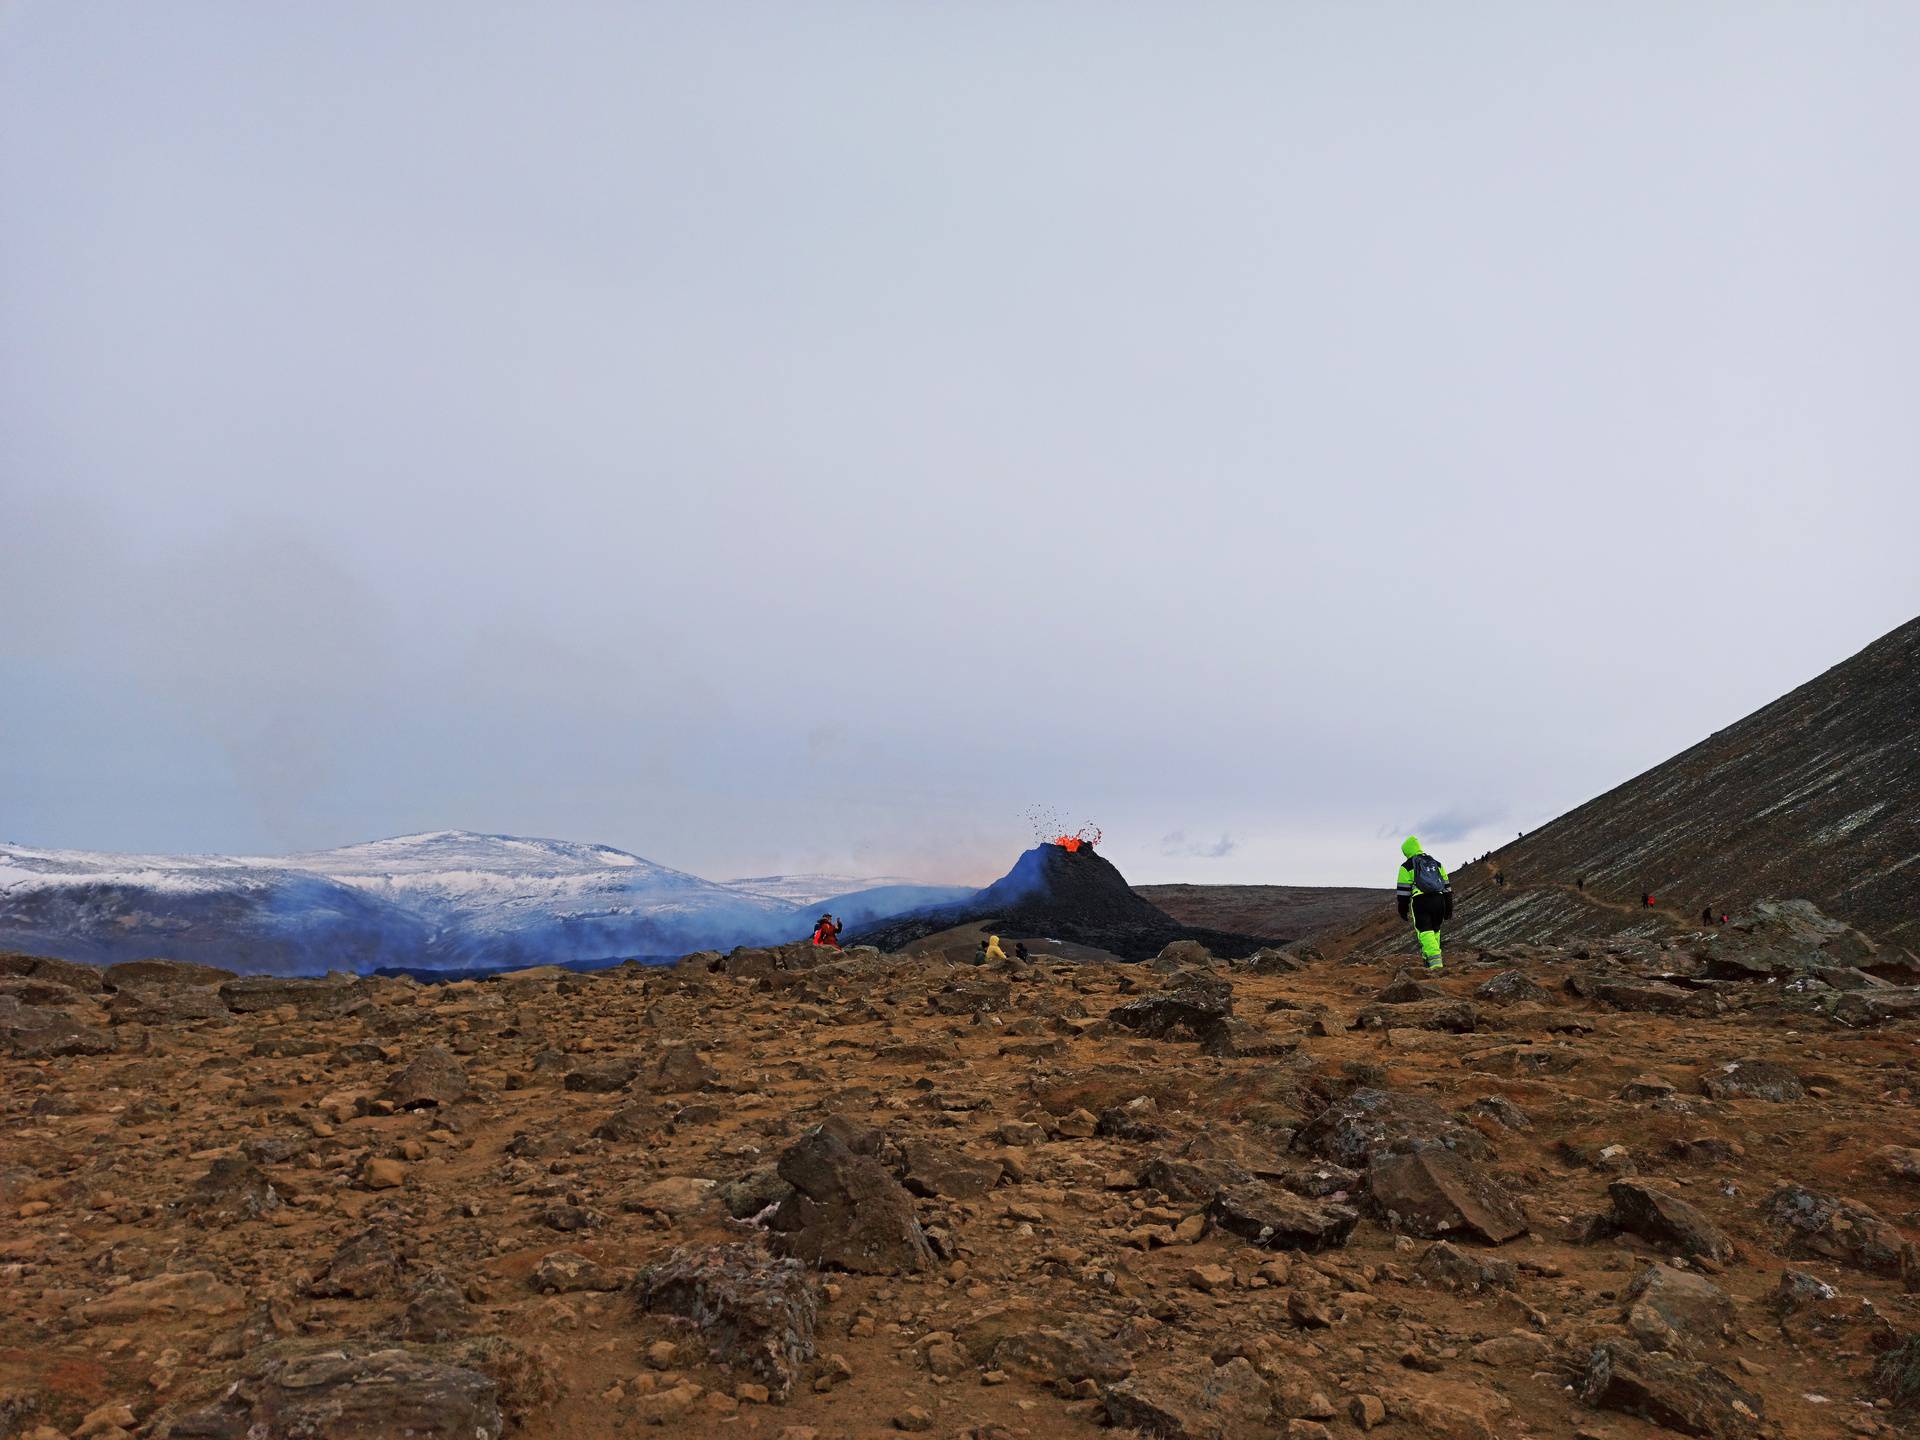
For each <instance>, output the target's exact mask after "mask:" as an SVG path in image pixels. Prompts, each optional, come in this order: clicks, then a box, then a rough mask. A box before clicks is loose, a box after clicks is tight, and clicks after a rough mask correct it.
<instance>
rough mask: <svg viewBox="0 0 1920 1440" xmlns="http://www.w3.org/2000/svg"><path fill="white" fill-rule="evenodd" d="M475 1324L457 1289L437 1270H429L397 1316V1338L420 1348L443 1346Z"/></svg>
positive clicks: (465, 1301) (409, 1295)
mask: <svg viewBox="0 0 1920 1440" xmlns="http://www.w3.org/2000/svg"><path fill="white" fill-rule="evenodd" d="M477 1323H478V1317H477V1316H476V1315H475V1314H474V1311H473V1307H472V1306H471V1305H469V1304H468V1303H467V1297H466V1295H465V1294H464V1293H462V1291H461V1289H460V1287H459V1286H458V1285H456V1284H454V1283H453V1281H452V1280H451V1279H450V1278H448V1276H447V1275H446V1274H445V1273H443V1272H442V1271H439V1270H433V1269H429V1270H427V1271H426V1272H424V1273H423V1274H422V1275H421V1276H420V1278H419V1279H418V1280H416V1281H415V1282H414V1285H413V1289H412V1291H411V1292H410V1293H409V1294H408V1296H407V1308H406V1309H405V1310H404V1311H402V1312H401V1316H400V1336H401V1338H402V1339H404V1340H415V1341H419V1342H420V1343H422V1344H427V1345H436V1344H445V1343H446V1342H448V1341H450V1340H457V1339H459V1338H460V1337H461V1336H463V1335H466V1334H467V1333H469V1332H470V1331H471V1330H472V1329H473V1328H474V1326H475V1325H476V1324H477Z"/></svg>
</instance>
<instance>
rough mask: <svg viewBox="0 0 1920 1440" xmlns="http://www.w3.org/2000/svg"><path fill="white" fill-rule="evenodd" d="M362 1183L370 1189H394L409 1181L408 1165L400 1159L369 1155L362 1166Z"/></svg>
mask: <svg viewBox="0 0 1920 1440" xmlns="http://www.w3.org/2000/svg"><path fill="white" fill-rule="evenodd" d="M360 1183H361V1184H362V1185H364V1186H365V1187H366V1188H367V1189H369V1190H394V1189H397V1188H399V1187H400V1186H402V1185H404V1184H406V1183H407V1167H406V1166H405V1165H403V1164H401V1163H400V1162H399V1161H398V1160H388V1159H384V1158H383V1159H375V1158H373V1157H372V1156H369V1157H368V1158H367V1160H366V1162H365V1163H364V1164H363V1165H361V1167H360Z"/></svg>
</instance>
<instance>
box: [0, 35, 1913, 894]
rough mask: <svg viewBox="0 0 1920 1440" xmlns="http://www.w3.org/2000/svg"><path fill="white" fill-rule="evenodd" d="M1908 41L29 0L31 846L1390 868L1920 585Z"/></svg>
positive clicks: (15, 727) (708, 870) (826, 864)
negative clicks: (1086, 849) (1040, 827)
mask: <svg viewBox="0 0 1920 1440" xmlns="http://www.w3.org/2000/svg"><path fill="white" fill-rule="evenodd" d="M1917 66H1920V6H1916V5H1913V4H1911V3H1906V0H1894V3H1888V4H1884V5H1874V4H1832V5H1814V4H1782V5H1766V4H1758V3H1754V0H1744V3H1737V4H1724V5H1715V4H1708V3H1700V4H1689V5H1674V4H1671V3H1668V0H1658V3H1647V4H1610V5H1604V6H1602V5H1558V4H1541V3H1537V0H1525V3H1515V4H1479V5H1472V4H1468V5H1447V6H1439V5H1432V4H1427V3H1408V4H1399V5H1393V4H1334V3H1326V4H1280V3H1272V0H1260V3H1253V4H1246V5H1237V4H1225V3H1219V4H1210V5H1177V4H1156V5H1126V4H1114V3H1111V0H1099V3H1088V4H1037V3H1036V4H1013V3H987V4H971V5H934V4H914V3H904V0H887V3H873V4H835V3H820V4H811V5H804V6H803V5H793V4H789V3H769V4H744V3H729V0H714V3H707V4H699V5H679V4H676V5H666V4H659V5H650V4H642V3H621V4H609V5H605V6H599V5H588V4H567V3H546V4H540V5H531V4H513V5H499V6H490V5H484V4H477V3H472V0H458V3H442V4H435V3H424V0H413V3H409V4H405V5H394V4H390V3H385V0H380V3H366V4H351V3H329V4H325V5H299V4H291V3H288V4H264V5H263V4H259V3H234V4H198V3H188V0H180V3H173V4H168V5H164V6H161V5H127V4H118V3H115V4H89V3H77V0H57V3H56V0H24V3H23V0H14V3H10V4H9V3H0V839H8V840H14V841H19V842H25V843H34V844H43V845H64V846H78V847H87V848H101V849H140V850H167V851H171V850H213V851H249V852H262V851H276V850H284V849H297V848H311V847H318V846H327V845H335V844H342V843H346V842H351V841H357V840H362V839H368V838H372V837H375V836H381V835H389V834H395V833H400V832H405V831H410V830H421V829H435V828H445V827H464V828H471V829H480V830H504V831H510V832H515V833H520V834H531V835H553V836H562V837H566V838H570V839H577V840H590V841H600V842H604V843H608V844H612V845H618V846H621V847H623V848H626V849H630V850H634V851H637V852H638V853H641V854H643V855H646V856H648V857H650V858H652V859H655V860H658V861H661V862H663V863H666V864H670V865H676V866H679V867H682V868H686V869H691V870H695V871H697V872H700V873H703V874H707V875H710V876H715V877H725V876H728V875H735V874H750V873H766V872H771V871H775V870H799V869H817V868H831V869H836V870H854V871H858V872H862V873H868V874H873V873H904V874H909V875H914V876H920V877H924V878H928V879H953V880H983V879H986V878H990V877H991V876H992V875H994V874H997V873H999V871H1001V870H1003V869H1004V868H1006V865H1007V863H1008V862H1009V861H1010V860H1011V858H1012V856H1013V855H1014V854H1015V853H1016V852H1017V851H1018V850H1019V849H1020V848H1022V847H1023V846H1024V845H1025V844H1027V843H1030V840H1031V838H1032V836H1031V829H1030V826H1029V824H1028V821H1027V819H1026V813H1027V812H1028V811H1029V810H1030V809H1031V808H1032V807H1034V806H1036V805H1042V806H1051V807H1053V808H1054V809H1055V810H1057V811H1058V812H1059V813H1061V814H1062V815H1063V816H1066V817H1068V818H1069V819H1071V820H1072V821H1074V822H1080V821H1086V822H1091V823H1095V824H1098V825H1100V826H1102V827H1104V829H1105V832H1106V836H1107V843H1106V845H1105V851H1106V853H1107V854H1109V855H1110V856H1111V857H1112V858H1113V859H1114V860H1115V861H1116V862H1117V863H1118V864H1120V866H1121V867H1122V868H1123V869H1124V870H1125V871H1126V872H1127V873H1128V874H1129V876H1131V877H1132V878H1134V879H1136V880H1142V881H1146V880H1196V881H1204V880H1218V881H1266V882H1357V883H1367V884H1381V883H1387V878H1388V872H1389V871H1390V870H1391V868H1392V867H1393V866H1394V865H1396V864H1397V859H1398V855H1397V841H1398V838H1399V836H1400V835H1401V834H1402V833H1403V832H1404V830H1405V828H1406V827H1408V826H1411V825H1420V826H1423V827H1424V828H1425V830H1426V831H1427V832H1428V833H1427V835H1426V838H1427V839H1428V841H1429V842H1430V844H1431V845H1432V848H1434V849H1435V850H1436V851H1437V852H1438V853H1440V854H1441V856H1442V858H1444V859H1447V860H1448V861H1449V862H1452V861H1455V860H1457V859H1458V858H1461V857H1464V856H1466V855H1469V854H1471V853H1477V852H1478V851H1479V850H1481V849H1485V848H1487V846H1488V845H1489V844H1491V843H1493V842H1494V841H1496V840H1498V839H1500V838H1503V837H1504V838H1510V837H1511V836H1512V834H1513V833H1514V832H1515V831H1516V830H1518V829H1520V828H1522V827H1531V826H1533V825H1535V824H1537V823H1539V822H1541V821H1543V820H1545V819H1547V818H1549V817H1551V816H1553V815H1555V814H1557V813H1559V812H1561V811H1563V810H1565V809H1567V808H1569V807H1571V806H1572V805H1575V804H1577V803H1579V802H1580V801H1582V800H1585V799H1587V798H1588V797H1590V796H1591V795H1593V794H1595V793H1597V792H1598V791H1601V790H1604V789H1606V788H1608V787H1610V786H1612V785H1614V784H1616V783H1618V782H1619V781H1621V780H1623V779H1625V778H1627V777H1629V776H1631V775H1633V774H1635V773H1637V772H1638V771H1640V770H1643V769H1645V768H1646V767H1647V766H1649V765H1651V764H1654V763H1656V762H1658V761H1659V760H1661V759H1664V758H1665V757H1666V756H1668V755H1669V754H1671V753H1673V752H1675V751H1676V750H1679V749H1681V748H1683V747H1685V746H1686V745H1689V744H1691V743H1692V742H1694V741H1696V740H1698V739H1700V738H1702V737H1703V736H1705V735H1706V734H1707V733H1709V732H1711V731H1712V730H1714V729H1716V728H1719V727H1721V726H1723V725H1725V724H1727V723H1728V722H1730V721H1732V720H1734V719H1736V718H1738V717H1739V716H1741V715H1743V714H1745V713H1747V712H1749V711H1751V710H1753V709H1754V708H1756V707H1757V706H1759V705H1761V704H1763V703H1764V702H1766V701H1767V700H1770V699H1772V698H1773V697H1775V696H1776V695H1778V694H1780V693H1782V692H1784V691H1785V690H1787V689H1789V688H1791V687H1792V686H1794V685H1796V684H1799V683H1801V682H1802V681H1805V680H1807V679H1809V678H1811V677H1812V676H1814V675H1816V674H1817V673H1819V672H1820V671H1821V670H1822V669H1824V668H1826V667H1827V666H1828V665H1830V664H1833V663H1835V662H1837V661H1839V660H1841V659H1843V658H1845V657H1846V656H1847V655H1849V654H1851V653H1852V652H1854V651H1855V650H1857V649H1859V648H1860V647H1861V646H1862V645H1864V644H1866V643H1867V642H1868V641H1870V640H1872V639H1874V638H1875V637H1876V636H1878V635H1880V634H1882V633H1883V632H1885V631H1887V630H1889V629H1891V628H1893V627H1894V626H1895V625H1897V624H1899V623H1901V622H1902V621H1904V620H1906V619H1908V618H1910V617H1911V616H1912V615H1913V614H1914V613H1915V612H1916V611H1920V579H1917V578H1916V577H1917V576H1920V549H1917V548H1916V547H1917V544H1920V540H1917V537H1920V405H1916V403H1915V398H1914V397H1915V393H1916V383H1917V382H1920V264H1916V258H1915V257H1916V256H1920V186H1916V185H1915V183H1914V142H1915V138H1916V136H1920V87H1916V86H1915V84H1914V75H1915V74H1916V67H1917Z"/></svg>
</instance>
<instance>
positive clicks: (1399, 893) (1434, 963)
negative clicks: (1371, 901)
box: [1393, 835, 1453, 970]
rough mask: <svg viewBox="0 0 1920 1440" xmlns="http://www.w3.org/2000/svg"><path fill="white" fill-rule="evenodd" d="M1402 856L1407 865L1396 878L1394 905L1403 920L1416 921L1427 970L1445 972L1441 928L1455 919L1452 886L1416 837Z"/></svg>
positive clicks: (1443, 869) (1410, 838)
mask: <svg viewBox="0 0 1920 1440" xmlns="http://www.w3.org/2000/svg"><path fill="white" fill-rule="evenodd" d="M1400 853H1401V854H1402V855H1404V856H1405V857H1406V863H1405V864H1403V865H1402V866H1401V867H1400V873H1399V874H1398V875H1396V876H1394V877H1393V898H1394V903H1395V904H1396V905H1398V906H1399V907H1400V918H1401V919H1402V920H1411V921H1413V933H1414V934H1415V935H1416V936H1417V937H1419V940H1420V953H1421V954H1422V955H1424V956H1425V957H1426V961H1427V969H1429V970H1444V969H1446V962H1445V961H1444V960H1442V959H1441V958H1440V927H1441V926H1442V925H1444V924H1446V923H1447V921H1448V920H1449V919H1451V918H1452V917H1453V883H1452V882H1451V881H1450V880H1448V879H1447V867H1446V866H1444V865H1442V864H1441V863H1440V862H1439V861H1438V860H1436V859H1434V858H1433V856H1431V855H1429V854H1427V852H1426V851H1425V850H1424V849H1423V848H1421V845H1420V839H1419V837H1418V836H1415V835H1409V836H1407V839H1406V843H1405V844H1403V845H1402V846H1401V847H1400Z"/></svg>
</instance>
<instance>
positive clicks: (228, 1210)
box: [180, 1157, 280, 1223]
mask: <svg viewBox="0 0 1920 1440" xmlns="http://www.w3.org/2000/svg"><path fill="white" fill-rule="evenodd" d="M180 1204H181V1209H182V1210H183V1211H185V1212H186V1213H187V1214H190V1215H194V1216H197V1217H199V1218H200V1219H202V1220H217V1221H221V1222H224V1223H232V1222H234V1221H239V1220H257V1219H258V1218H259V1217H260V1216H262V1215H265V1214H267V1213H269V1212H270V1211H274V1210H278V1209H279V1208H280V1196H279V1194H278V1193H277V1192H276V1191H275V1190H274V1188H273V1185H272V1183H271V1182H270V1181H269V1180H268V1179H267V1176H266V1172H265V1171H263V1170H262V1169H261V1168H260V1167H259V1166H258V1165H256V1164H254V1163H253V1162H252V1161H251V1160H246V1159H241V1158H239V1157H233V1158H229V1159H223V1160H215V1161H214V1162H213V1164H212V1165H210V1166H209V1167H208V1169H207V1173H206V1174H205V1175H202V1176H201V1177H200V1178H199V1180H197V1181H195V1182H194V1186H193V1188H192V1189H191V1190H189V1191H188V1192H187V1196H186V1199H184V1200H183V1201H181V1202H180Z"/></svg>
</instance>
